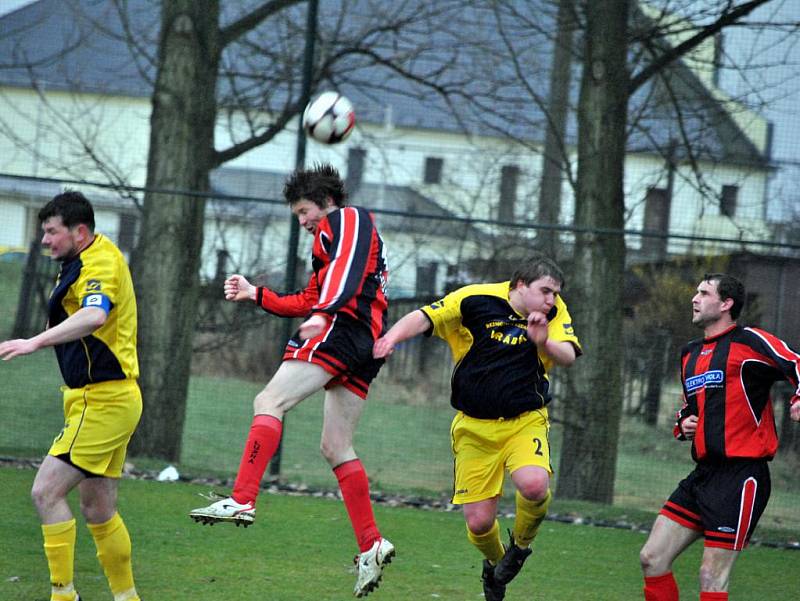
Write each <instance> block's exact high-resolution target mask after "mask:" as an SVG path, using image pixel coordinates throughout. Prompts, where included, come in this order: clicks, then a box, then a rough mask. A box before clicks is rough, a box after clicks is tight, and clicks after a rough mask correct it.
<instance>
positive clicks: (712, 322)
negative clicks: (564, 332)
mask: <svg viewBox="0 0 800 601" xmlns="http://www.w3.org/2000/svg"><path fill="white" fill-rule="evenodd" d="M744 297H745V290H744V286H743V285H742V283H741V282H739V280H737V279H736V278H734V277H731V276H729V275H726V274H722V273H712V274H707V275H706V276H705V277H704V278H703V281H702V282H700V285H699V286H698V287H697V294H695V296H694V298H693V299H692V311H693V318H692V323H694V324H695V325H697V326H699V327H702V328H703V332H704V338H702V339H699V340H695V341H692V342H690V343H689V344H688V345H686V347H684V349H683V352H682V353H681V380H682V383H683V395H684V405H683V407H682V408H681V410H680V411H679V412H678V419H677V423H676V425H675V436H676V438H678V439H679V440H691V441H692V457H693V458H694V459H695V461H696V462H697V467H696V468H695V469H694V471H692V473H690V474H689V475H688V476H687V477H686V478H684V479H683V480H682V481H681V482H680V483H679V484H678V488H676V489H675V491H674V492H673V493H672V495H671V496H670V497H669V499H668V500H667V502H666V503H665V504H664V507H663V508H662V509H661V512H660V515H659V516H658V517H657V518H656V521H655V523H654V524H653V529H652V531H651V532H650V537H649V538H648V539H647V542H646V543H645V545H644V547H643V548H642V551H641V555H640V559H641V563H642V570H643V572H644V581H645V586H644V598H645V600H646V601H678V586H677V584H676V582H675V579H674V577H673V575H672V562H673V561H674V560H675V558H676V557H677V556H678V555H680V554H681V553H682V552H683V551H684V550H685V549H686V548H687V547H688V546H689V545H691V544H692V543H693V542H694V541H696V540H697V539H699V538H700V537H703V538H704V539H705V548H704V551H703V561H702V565H701V567H700V600H701V601H726V600H727V599H728V592H727V591H728V583H729V580H730V574H731V569H732V568H733V564H734V562H735V561H736V558H737V557H738V555H739V552H740V551H741V550H742V549H743V548H744V547H745V546H746V545H747V542H748V540H749V538H750V535H751V534H752V533H753V530H754V529H755V527H756V524H757V523H758V520H759V518H760V517H761V514H762V513H763V512H764V508H765V507H766V506H767V501H768V500H769V495H770V476H769V467H768V462H769V461H770V460H771V459H772V458H773V457H774V456H775V452H776V451H777V449H778V439H777V435H776V430H775V418H774V416H773V413H772V401H771V399H770V388H771V387H772V384H773V383H774V382H777V381H779V380H784V379H785V380H788V381H789V382H790V383H791V384H792V386H794V387H795V393H794V396H792V399H791V406H790V409H789V411H790V412H791V418H792V419H793V420H794V421H800V354H798V353H797V352H796V351H794V350H792V349H791V348H789V346H788V345H787V344H786V343H785V342H784V341H782V340H781V339H779V338H777V337H775V336H773V335H772V334H769V333H768V332H765V331H764V330H759V329H757V328H745V327H742V326H739V325H737V324H736V319H737V318H738V317H739V314H740V313H741V310H742V306H743V304H744Z"/></svg>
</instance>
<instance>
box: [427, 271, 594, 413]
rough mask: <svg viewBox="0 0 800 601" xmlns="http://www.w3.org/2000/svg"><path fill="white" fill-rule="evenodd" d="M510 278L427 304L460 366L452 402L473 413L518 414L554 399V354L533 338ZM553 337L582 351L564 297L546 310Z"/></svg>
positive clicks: (435, 328) (434, 324)
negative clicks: (540, 348) (551, 383)
mask: <svg viewBox="0 0 800 601" xmlns="http://www.w3.org/2000/svg"><path fill="white" fill-rule="evenodd" d="M509 290H510V282H507V281H506V282H499V283H496V284H474V285H471V286H465V287H463V288H459V289H458V290H456V291H454V292H451V293H450V294H448V295H447V296H445V297H444V298H443V299H441V300H438V301H436V302H434V303H431V304H430V305H427V306H425V307H422V312H423V313H424V314H425V315H426V316H427V317H428V319H430V321H431V324H432V328H431V329H430V330H428V332H427V334H428V335H430V334H435V335H436V336H438V337H440V338H442V339H444V340H445V341H446V342H447V344H448V345H449V346H450V351H451V352H452V354H453V360H454V362H455V367H454V369H453V375H452V379H451V384H452V395H451V398H450V402H451V404H452V405H453V407H454V408H456V409H458V410H460V411H463V412H464V413H466V414H467V415H469V416H471V417H476V418H480V419H497V418H500V417H516V416H517V415H520V414H521V413H524V412H526V411H532V410H535V409H539V408H541V407H544V406H545V405H546V404H547V403H549V402H550V394H549V380H548V377H547V370H548V369H550V368H551V367H552V365H553V362H552V359H550V357H548V356H547V355H544V354H539V353H538V351H537V348H536V345H535V344H534V343H533V342H531V340H530V339H529V338H528V332H527V328H528V319H527V315H520V314H519V313H517V312H516V311H515V310H514V308H513V307H512V306H511V303H510V302H509V299H508V293H509ZM547 319H548V325H547V328H548V336H549V337H550V338H551V339H552V340H556V341H567V342H571V343H572V344H573V345H575V350H576V353H577V354H580V353H581V346H580V342H579V341H578V338H577V336H576V335H575V332H574V330H573V327H572V318H571V317H570V314H569V311H568V310H567V305H566V304H565V303H564V301H563V300H562V299H561V297H560V296H557V297H556V302H555V305H553V308H552V309H551V310H550V312H549V313H548V315H547Z"/></svg>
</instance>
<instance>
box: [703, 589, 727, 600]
mask: <svg viewBox="0 0 800 601" xmlns="http://www.w3.org/2000/svg"><path fill="white" fill-rule="evenodd" d="M700 601H728V593H707V592H703V591H700Z"/></svg>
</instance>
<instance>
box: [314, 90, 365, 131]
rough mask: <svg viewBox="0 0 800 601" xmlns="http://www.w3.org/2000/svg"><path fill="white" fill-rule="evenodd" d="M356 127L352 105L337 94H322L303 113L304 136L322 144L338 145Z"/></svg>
mask: <svg viewBox="0 0 800 601" xmlns="http://www.w3.org/2000/svg"><path fill="white" fill-rule="evenodd" d="M355 125H356V113H355V110H353V103H351V102H350V101H349V100H348V99H347V98H345V97H344V96H342V95H341V94H339V93H338V92H323V93H322V94H320V95H319V96H317V97H316V98H314V99H313V100H312V101H311V102H309V103H308V105H307V106H306V110H305V111H303V128H304V129H305V130H306V134H308V136H309V137H311V138H313V139H314V140H316V141H317V142H321V143H322V144H338V143H339V142H341V141H342V140H345V139H346V138H347V136H349V135H350V134H351V133H352V131H353V128H354V127H355Z"/></svg>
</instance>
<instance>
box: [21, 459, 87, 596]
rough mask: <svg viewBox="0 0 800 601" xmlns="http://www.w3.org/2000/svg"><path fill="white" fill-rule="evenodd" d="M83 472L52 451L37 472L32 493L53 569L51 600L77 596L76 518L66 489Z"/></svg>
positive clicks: (77, 479) (82, 476) (70, 487)
mask: <svg viewBox="0 0 800 601" xmlns="http://www.w3.org/2000/svg"><path fill="white" fill-rule="evenodd" d="M83 478H84V475H83V473H82V472H81V471H80V470H78V469H77V468H75V467H73V466H72V465H70V464H69V463H66V462H64V461H62V460H61V459H58V458H56V457H54V456H52V455H48V456H47V457H45V458H44V461H42V465H41V466H40V467H39V470H38V471H37V472H36V477H35V479H34V481H33V488H32V489H31V497H32V499H33V504H34V505H35V507H36V511H37V512H38V513H39V518H40V520H41V522H42V536H43V538H44V553H45V556H46V557H47V565H48V567H49V569H50V583H51V585H50V586H51V592H50V595H51V596H50V599H51V601H74V600H75V599H77V593H76V592H75V585H74V582H73V580H74V565H75V537H76V532H77V530H76V527H75V518H74V517H73V516H72V512H71V511H70V508H69V505H68V504H67V493H68V492H69V491H70V490H72V489H73V488H75V486H77V485H78V483H79V482H80V481H81V480H83Z"/></svg>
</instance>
